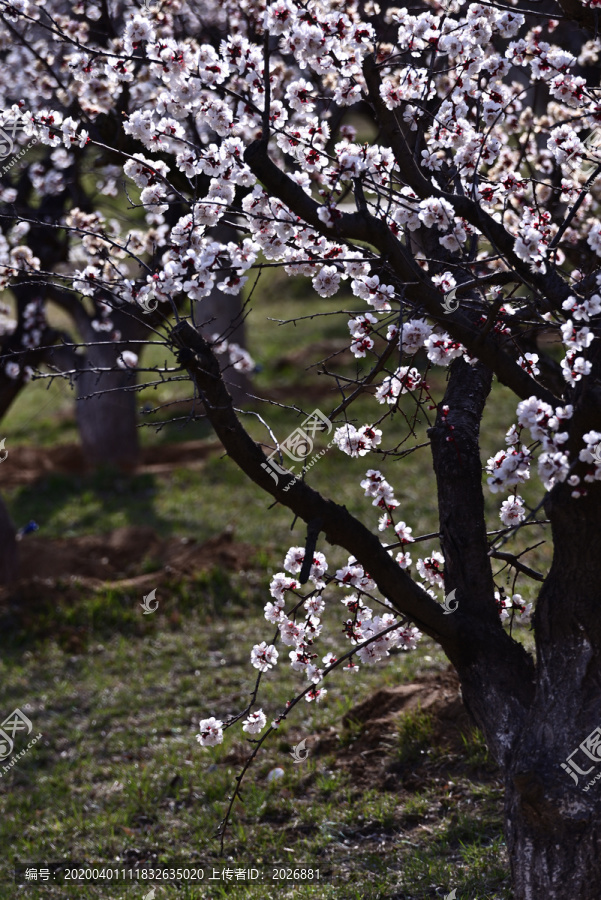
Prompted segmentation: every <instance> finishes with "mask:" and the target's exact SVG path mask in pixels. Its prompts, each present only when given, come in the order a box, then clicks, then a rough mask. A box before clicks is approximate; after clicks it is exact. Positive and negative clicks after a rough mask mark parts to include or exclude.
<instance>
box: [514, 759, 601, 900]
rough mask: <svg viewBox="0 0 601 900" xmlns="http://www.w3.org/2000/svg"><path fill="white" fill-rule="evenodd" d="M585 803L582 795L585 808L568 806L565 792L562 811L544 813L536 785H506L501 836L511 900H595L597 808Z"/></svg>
mask: <svg viewBox="0 0 601 900" xmlns="http://www.w3.org/2000/svg"><path fill="white" fill-rule="evenodd" d="M568 752H569V751H568ZM591 763H592V760H591ZM560 771H561V770H560ZM537 774H538V773H537ZM592 775H594V772H592V773H591V776H592ZM535 778H536V776H535ZM595 787H597V786H596V785H595ZM594 789H595V788H591V790H594ZM530 791H531V792H532V793H530ZM588 798H589V795H588V794H582V801H584V802H582V801H577V803H576V804H575V805H574V804H572V806H570V803H571V798H570V796H569V791H566V792H565V797H564V800H563V804H562V806H560V807H559V808H557V809H554V808H552V807H550V806H549V807H546V805H545V801H544V787H543V786H542V785H539V784H538V782H537V781H536V780H535V781H533V782H531V783H530V784H529V786H528V787H526V784H525V783H521V784H520V788H518V787H517V786H516V784H515V783H514V782H512V781H511V780H510V779H509V780H508V781H507V783H506V795H505V833H506V837H507V847H508V850H509V858H510V863H511V873H512V884H513V897H514V900H572V898H574V900H576V898H578V900H599V897H600V896H601V821H600V817H599V812H600V811H601V804H599V802H597V803H596V804H593V802H592V801H593V798H592V797H591V798H590V800H589V799H588ZM576 807H578V808H579V809H580V814H578V813H576ZM562 813H563V814H564V815H563V817H562Z"/></svg>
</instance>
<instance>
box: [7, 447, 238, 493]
mask: <svg viewBox="0 0 601 900" xmlns="http://www.w3.org/2000/svg"><path fill="white" fill-rule="evenodd" d="M220 451H221V452H223V447H222V445H221V443H220V442H219V441H217V440H210V441H184V442H182V443H179V444H159V445H158V446H152V447H144V448H143V449H142V459H141V463H140V465H139V467H138V468H137V469H136V473H137V474H140V475H143V474H154V475H160V474H162V473H164V472H170V471H171V470H172V469H173V468H174V467H176V466H183V465H185V466H186V468H188V469H190V468H194V467H195V466H200V465H202V463H203V461H204V460H205V459H206V458H207V457H208V456H211V455H212V454H217V453H219V452H220ZM86 471H87V469H86V463H85V460H84V456H83V453H82V451H81V447H80V446H79V444H59V445H57V446H56V447H34V446H22V447H16V448H15V449H14V450H12V451H11V452H10V453H9V454H8V456H7V458H6V459H5V460H4V462H3V463H2V465H1V466H0V488H2V487H13V486H15V485H21V484H31V483H32V482H34V481H36V480H37V479H38V478H42V477H44V476H46V475H51V474H59V475H83V474H85V473H86Z"/></svg>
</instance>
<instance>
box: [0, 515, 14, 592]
mask: <svg viewBox="0 0 601 900" xmlns="http://www.w3.org/2000/svg"><path fill="white" fill-rule="evenodd" d="M18 567H19V554H18V552H17V540H16V533H15V526H14V525H13V523H12V520H11V518H10V516H9V514H8V510H7V508H6V506H5V505H4V501H3V499H2V497H0V584H6V585H8V584H11V583H12V582H13V581H14V580H15V579H16V577H17V570H18Z"/></svg>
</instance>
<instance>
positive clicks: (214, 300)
mask: <svg viewBox="0 0 601 900" xmlns="http://www.w3.org/2000/svg"><path fill="white" fill-rule="evenodd" d="M212 237H213V238H214V239H215V240H216V241H220V242H221V243H222V244H225V243H227V242H228V241H236V240H237V237H238V235H237V232H236V230H235V229H234V228H231V227H230V226H228V225H224V224H223V223H222V222H220V223H219V224H218V225H217V226H216V228H214V229H213V234H212ZM194 319H195V321H196V323H197V325H198V330H199V331H200V333H201V334H202V336H203V337H204V338H205V340H207V341H210V340H211V339H212V337H213V335H214V334H218V335H219V336H220V337H221V338H225V340H227V341H229V342H230V343H232V344H238V345H239V346H240V347H242V348H243V349H246V328H245V324H244V310H243V304H242V294H241V293H239V294H224V293H223V292H222V291H219V290H217V288H213V290H212V291H211V293H210V294H209V296H208V297H203V299H202V300H198V301H197V302H196V303H195V305H194ZM219 361H220V364H221V368H222V369H223V368H225V367H226V366H227V368H226V371H224V373H223V380H224V381H225V384H226V386H227V389H228V392H229V394H230V396H231V398H232V400H233V401H234V406H240V405H241V404H242V403H243V402H244V401H245V400H247V399H248V394H249V392H250V388H251V381H250V378H249V376H248V375H247V374H245V373H244V372H237V371H236V370H235V369H234V368H233V367H232V366H228V356H227V354H225V355H224V356H221V357H220V360H219Z"/></svg>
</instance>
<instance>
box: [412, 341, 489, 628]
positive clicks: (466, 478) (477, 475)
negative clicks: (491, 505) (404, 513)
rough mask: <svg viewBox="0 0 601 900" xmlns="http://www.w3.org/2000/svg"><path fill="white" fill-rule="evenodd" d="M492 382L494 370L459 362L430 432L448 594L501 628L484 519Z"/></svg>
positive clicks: (459, 360) (470, 610) (455, 363)
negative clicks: (485, 416)
mask: <svg viewBox="0 0 601 900" xmlns="http://www.w3.org/2000/svg"><path fill="white" fill-rule="evenodd" d="M491 384H492V375H491V373H490V371H489V370H487V369H486V368H485V366H482V365H480V364H478V365H475V366H470V365H468V364H467V363H466V362H464V361H463V360H462V359H456V360H455V361H454V362H453V363H452V365H451V368H450V375H449V383H448V385H447V389H446V392H445V396H444V400H443V403H442V404H441V405H440V406H439V408H438V414H437V417H436V424H435V426H434V427H433V428H431V429H430V430H429V432H428V436H429V437H430V440H431V442H432V458H433V462H434V471H435V473H436V482H437V493H438V512H439V517H440V534H441V543H442V547H443V551H444V556H445V572H446V578H445V581H446V584H445V587H446V589H447V590H450V589H453V588H457V591H458V596H457V599H458V600H459V603H461V604H463V605H464V608H465V609H466V610H467V611H469V612H470V613H471V614H473V615H479V616H481V618H482V620H483V621H486V622H487V623H488V624H489V625H492V626H496V627H498V628H499V629H501V623H500V621H499V615H498V612H497V609H496V604H495V599H494V581H493V576H492V569H491V565H490V558H489V556H488V538H487V535H486V519H485V515H484V495H483V492H482V463H481V461H480V447H479V443H478V438H479V433H480V421H481V419H482V413H483V411H484V406H485V404H486V400H487V397H488V395H489V392H490V388H491Z"/></svg>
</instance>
